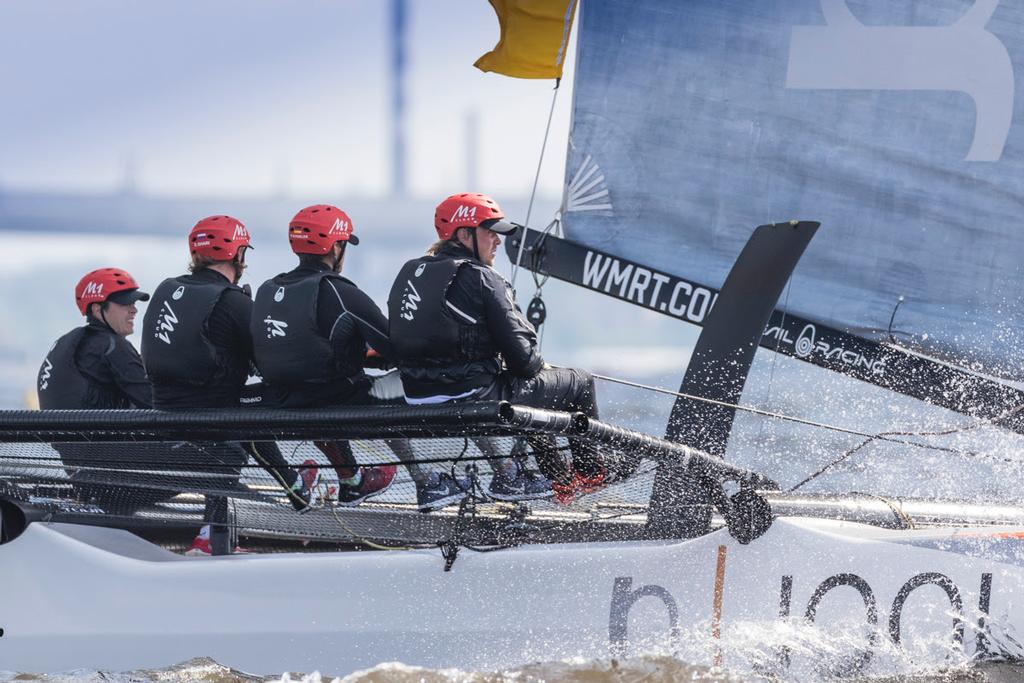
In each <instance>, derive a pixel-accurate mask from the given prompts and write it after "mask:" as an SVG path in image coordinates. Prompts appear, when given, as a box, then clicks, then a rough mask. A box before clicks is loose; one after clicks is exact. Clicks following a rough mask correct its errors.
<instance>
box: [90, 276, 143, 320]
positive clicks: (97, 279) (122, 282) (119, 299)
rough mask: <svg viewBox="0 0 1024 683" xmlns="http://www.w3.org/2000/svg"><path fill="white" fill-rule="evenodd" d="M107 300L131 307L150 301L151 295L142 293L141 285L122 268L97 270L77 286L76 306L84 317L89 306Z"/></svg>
mask: <svg viewBox="0 0 1024 683" xmlns="http://www.w3.org/2000/svg"><path fill="white" fill-rule="evenodd" d="M120 292H124V293H123V294H121V293H120ZM107 300H110V301H113V302H114V303H117V304H121V305H123V306H130V305H131V304H133V303H135V302H136V301H149V294H146V293H145V292H140V291H139V283H138V282H136V281H135V278H133V277H132V276H131V275H129V274H128V271H127V270H122V269H121V268H97V269H96V270H93V271H91V272H89V273H86V274H85V276H83V277H82V279H81V280H79V281H78V284H77V285H75V304H76V305H77V306H78V310H79V311H81V312H82V315H85V314H86V312H87V311H88V310H89V304H101V303H103V302H104V301H107Z"/></svg>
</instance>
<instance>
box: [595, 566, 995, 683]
mask: <svg viewBox="0 0 1024 683" xmlns="http://www.w3.org/2000/svg"><path fill="white" fill-rule="evenodd" d="M723 577H724V552H722V549H720V550H719V558H718V562H717V566H716V579H715V593H716V596H714V597H713V598H712V611H713V612H714V614H713V615H712V619H711V622H710V623H711V631H712V632H711V633H709V635H710V636H711V637H712V638H714V639H717V638H718V637H719V630H720V618H721V602H720V601H721V597H720V591H721V590H722V588H721V583H722V581H723ZM776 585H778V586H779V587H780V588H779V598H778V599H779V603H778V605H779V608H778V618H779V619H788V618H790V616H791V614H793V607H794V605H793V601H794V589H793V586H794V576H793V575H789V574H787V575H783V576H782V577H781V580H780V581H779V583H778V584H776ZM924 586H935V587H938V588H939V589H941V590H942V592H943V593H945V598H946V599H947V600H948V602H949V605H948V610H947V609H946V607H945V606H944V605H940V606H939V607H938V609H939V610H940V611H941V612H942V613H947V612H948V613H949V614H950V615H951V618H950V642H951V644H952V645H954V646H955V647H960V648H964V650H965V651H967V652H968V653H970V651H973V654H974V656H975V657H976V658H993V657H996V658H999V657H1008V656H1010V655H1009V653H1005V652H1002V651H1001V650H999V649H998V648H996V649H995V650H993V645H992V643H991V639H990V638H989V637H988V625H987V619H988V617H989V612H990V607H991V600H992V574H991V573H988V572H985V573H982V574H981V575H980V576H979V577H978V587H979V588H978V605H977V614H978V618H977V620H976V621H975V622H974V623H972V625H971V626H972V628H971V630H972V632H973V633H974V634H975V636H974V638H973V639H970V640H967V639H965V637H964V632H965V627H966V624H967V617H966V616H965V613H964V608H965V605H964V598H963V593H962V591H961V588H960V586H958V585H957V583H956V582H955V581H953V579H951V578H950V577H949V576H947V575H945V574H942V573H940V572H921V573H918V574H914V575H912V576H909V577H908V578H907V580H906V581H905V582H904V583H903V584H902V585H901V586H900V588H899V590H897V591H896V596H895V598H894V599H893V601H892V604H891V605H890V606H888V610H887V612H885V613H883V612H882V610H885V606H884V605H880V604H879V602H878V598H877V592H876V590H875V589H874V588H873V587H872V586H871V584H870V583H869V582H868V581H867V579H865V578H863V577H862V576H859V575H857V574H853V573H840V574H834V575H832V576H829V577H827V578H826V579H824V580H823V581H821V582H820V583H818V584H817V586H816V587H815V588H814V590H813V591H812V592H811V593H810V596H809V597H808V599H807V603H806V606H804V608H803V610H802V612H803V618H804V621H805V622H806V623H808V624H813V623H815V621H816V620H817V618H818V611H819V609H820V608H821V606H822V604H824V603H825V602H826V601H827V600H828V598H829V596H830V595H831V593H832V592H833V591H835V590H837V589H843V590H850V589H852V590H855V591H856V592H857V593H858V594H859V596H860V598H861V601H862V602H863V604H864V612H863V614H864V623H865V625H866V626H867V634H868V635H867V638H866V640H865V642H864V644H863V646H862V647H860V648H857V649H855V650H851V652H849V653H848V654H847V655H846V656H845V657H844V658H842V659H841V660H838V661H832V662H829V663H823V664H820V665H819V667H820V668H819V671H818V673H819V674H820V675H822V676H826V677H840V676H841V677H849V676H855V675H859V674H861V673H863V672H864V671H865V670H866V669H867V667H868V665H869V664H870V663H871V660H872V658H873V657H874V654H875V652H876V650H878V648H879V645H880V642H879V641H880V639H882V638H884V637H886V636H888V639H889V640H890V641H891V643H892V644H893V645H895V646H897V647H901V646H902V644H903V634H904V633H905V632H906V630H907V629H910V628H912V627H913V625H912V623H910V622H908V621H907V617H906V616H905V615H904V611H905V610H904V608H905V606H906V603H907V600H908V598H909V597H910V595H911V594H912V593H913V592H914V591H916V590H918V589H920V588H922V587H924ZM765 598H766V599H771V598H770V596H769V595H765ZM645 599H647V602H648V603H649V604H648V610H649V609H650V607H651V606H652V605H656V604H657V603H656V602H655V601H660V602H661V605H662V606H663V607H664V610H665V617H666V618H667V623H668V632H667V633H666V636H667V637H668V638H669V639H670V641H669V642H676V641H677V639H678V638H680V637H682V631H681V625H680V614H679V603H678V602H677V600H676V598H675V596H673V595H672V593H671V591H669V590H668V589H667V588H665V587H664V586H659V585H656V584H642V585H639V586H635V587H634V579H633V577H631V576H619V577H616V578H615V581H614V583H613V585H612V595H611V604H610V610H609V615H608V644H609V649H610V653H611V656H612V657H624V656H626V655H627V654H628V652H629V645H630V637H629V615H630V611H631V610H632V609H633V608H634V607H635V606H636V604H637V603H638V602H640V601H641V600H645ZM686 599H687V601H689V602H693V601H694V600H697V601H699V600H700V599H701V597H700V596H693V595H688V596H686ZM797 609H799V604H798V605H797ZM797 613H798V614H799V613H800V612H797ZM791 654H792V653H791V652H790V651H789V648H787V647H785V646H783V647H781V648H779V651H778V652H777V654H776V660H777V663H778V665H779V666H780V667H781V668H782V669H786V668H788V667H789V666H790V659H791ZM717 659H718V657H716V660H717ZM716 664H720V662H716Z"/></svg>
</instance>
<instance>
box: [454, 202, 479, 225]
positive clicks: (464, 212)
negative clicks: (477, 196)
mask: <svg viewBox="0 0 1024 683" xmlns="http://www.w3.org/2000/svg"><path fill="white" fill-rule="evenodd" d="M475 219H476V207H475V206H466V205H465V204H460V205H459V206H458V207H457V208H456V209H455V212H454V213H453V214H452V222H453V223H455V222H456V221H468V220H475Z"/></svg>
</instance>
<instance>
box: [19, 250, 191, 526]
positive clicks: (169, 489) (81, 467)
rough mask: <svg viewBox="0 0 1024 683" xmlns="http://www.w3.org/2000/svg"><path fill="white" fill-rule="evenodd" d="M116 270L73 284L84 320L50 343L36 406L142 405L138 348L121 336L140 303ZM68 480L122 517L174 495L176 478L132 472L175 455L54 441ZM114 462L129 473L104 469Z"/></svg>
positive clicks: (140, 447) (154, 448) (148, 397)
mask: <svg viewBox="0 0 1024 683" xmlns="http://www.w3.org/2000/svg"><path fill="white" fill-rule="evenodd" d="M148 300H149V294H146V293H145V292H143V291H142V290H140V289H139V285H138V283H137V282H136V281H135V278H133V277H132V276H131V275H130V274H129V273H128V271H126V270H124V269H123V268H99V269H97V270H94V271H92V272H90V273H87V274H86V275H85V276H84V277H83V278H82V279H81V280H79V281H78V284H77V285H76V286H75V304H76V305H77V306H78V310H79V311H80V312H81V313H82V315H84V316H85V325H84V326H82V327H76V328H75V329H73V330H72V331H70V332H68V333H67V334H65V335H64V336H62V337H61V338H60V339H58V340H57V342H56V343H55V344H54V345H53V348H51V349H50V352H49V353H48V354H47V355H46V359H45V360H43V365H42V367H41V368H40V369H39V381H38V384H37V391H38V396H39V407H40V408H42V409H43V410H79V409H104V410H122V409H127V408H149V407H151V406H152V404H153V391H152V387H151V386H150V383H149V379H148V378H147V377H146V371H145V369H144V368H143V366H142V359H141V358H140V357H139V352H138V351H136V350H135V347H134V346H132V344H131V343H130V342H129V341H128V339H127V337H128V336H129V335H131V333H132V332H133V331H134V328H135V314H136V309H135V304H136V302H138V301H148ZM53 447H54V448H55V449H56V450H57V452H58V453H60V456H61V460H62V461H63V463H64V465H65V467H66V471H67V473H68V477H69V478H70V480H71V485H72V486H73V487H74V489H75V492H76V493H77V495H78V496H79V497H80V498H81V499H82V500H83V501H87V502H90V503H93V504H97V505H100V506H102V507H103V509H104V510H106V511H107V512H109V513H111V514H120V515H130V514H132V513H133V512H135V511H136V510H138V509H139V508H140V507H145V506H147V505H151V504H153V503H156V502H158V501H162V500H167V499H168V498H171V497H173V496H175V495H176V491H175V486H180V483H179V482H178V481H167V480H166V479H162V478H161V477H160V475H156V474H139V473H138V472H139V470H143V469H147V463H151V465H150V467H155V468H158V469H161V470H166V469H167V463H168V462H169V461H172V460H173V459H174V457H175V456H176V455H177V453H175V452H174V449H173V447H168V446H166V445H165V444H132V445H130V446H126V445H124V444H78V443H55V444H53ZM117 463H121V464H123V465H124V467H126V468H127V469H130V470H132V472H125V471H114V472H111V471H109V470H105V469H104V468H105V467H107V468H109V467H110V466H111V465H116V464H117Z"/></svg>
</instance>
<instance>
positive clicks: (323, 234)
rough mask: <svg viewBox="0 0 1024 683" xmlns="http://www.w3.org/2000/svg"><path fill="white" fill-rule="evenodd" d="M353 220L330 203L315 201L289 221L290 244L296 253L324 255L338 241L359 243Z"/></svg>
mask: <svg viewBox="0 0 1024 683" xmlns="http://www.w3.org/2000/svg"><path fill="white" fill-rule="evenodd" d="M353 229H354V228H353V226H352V219H351V218H349V217H348V214H346V213H345V212H344V211H342V210H341V209H339V208H338V207H336V206H331V205H330V204H315V205H313V206H307V207H306V208H304V209H302V210H301V211H299V212H298V213H297V214H295V217H294V218H292V222H291V223H289V224H288V243H289V244H291V247H292V251H294V252H295V253H296V254H319V255H321V256H322V255H324V254H326V253H327V252H329V251H330V250H331V247H333V246H334V245H335V243H337V242H346V243H348V244H359V238H358V237H357V236H356V235H355V234H353V232H352V231H353Z"/></svg>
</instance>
